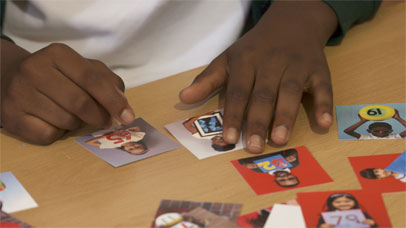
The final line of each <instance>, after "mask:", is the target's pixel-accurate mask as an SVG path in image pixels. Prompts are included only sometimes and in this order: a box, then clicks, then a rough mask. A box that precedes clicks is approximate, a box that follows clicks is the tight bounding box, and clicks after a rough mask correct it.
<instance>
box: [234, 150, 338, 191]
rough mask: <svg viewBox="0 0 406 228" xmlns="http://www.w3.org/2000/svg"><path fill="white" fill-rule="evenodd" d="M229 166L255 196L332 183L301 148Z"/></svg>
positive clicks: (235, 161)
mask: <svg viewBox="0 0 406 228" xmlns="http://www.w3.org/2000/svg"><path fill="white" fill-rule="evenodd" d="M231 163H232V164H233V165H234V167H235V168H236V169H237V170H238V171H239V172H240V174H241V175H242V176H243V177H244V179H245V180H246V181H247V183H248V184H249V185H250V186H251V188H252V189H253V190H254V191H255V193H257V194H258V195H261V194H266V193H271V192H278V191H284V190H289V189H294V188H301V187H305V186H310V185H316V184H323V183H327V182H331V181H332V179H331V178H330V177H329V176H328V175H327V173H326V172H325V171H324V170H323V168H321V166H320V165H319V163H318V162H317V161H316V160H315V159H314V158H313V156H312V155H311V154H310V152H309V151H308V150H307V149H306V147H304V146H301V147H297V148H292V149H287V150H283V151H279V152H274V153H269V154H263V155H259V156H255V157H249V158H244V159H240V160H234V161H231Z"/></svg>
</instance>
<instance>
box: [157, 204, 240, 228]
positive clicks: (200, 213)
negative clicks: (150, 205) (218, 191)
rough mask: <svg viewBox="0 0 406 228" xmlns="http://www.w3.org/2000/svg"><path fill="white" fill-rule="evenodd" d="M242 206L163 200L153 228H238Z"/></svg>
mask: <svg viewBox="0 0 406 228" xmlns="http://www.w3.org/2000/svg"><path fill="white" fill-rule="evenodd" d="M241 207H242V205H241V204H235V203H213V202H194V201H180V200H162V201H161V203H160V205H159V208H158V211H157V213H156V215H155V218H154V221H153V222H152V225H151V228H163V227H165V228H202V227H227V228H233V227H235V228H236V227H238V225H237V219H238V216H239V215H240V211H241Z"/></svg>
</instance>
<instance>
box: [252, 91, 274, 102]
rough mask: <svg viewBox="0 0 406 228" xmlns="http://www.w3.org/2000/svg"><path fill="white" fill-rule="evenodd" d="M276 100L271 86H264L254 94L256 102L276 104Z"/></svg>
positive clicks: (253, 98)
mask: <svg viewBox="0 0 406 228" xmlns="http://www.w3.org/2000/svg"><path fill="white" fill-rule="evenodd" d="M275 100H276V96H275V95H274V93H273V92H272V90H271V89H269V88H262V89H260V90H258V91H254V92H253V94H252V102H254V103H266V104H274V102H275Z"/></svg>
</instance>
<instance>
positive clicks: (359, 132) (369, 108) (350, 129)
mask: <svg viewBox="0 0 406 228" xmlns="http://www.w3.org/2000/svg"><path fill="white" fill-rule="evenodd" d="M336 111H337V125H338V137H339V139H343V140H358V139H359V140H370V139H405V138H406V103H390V104H376V105H370V104H365V105H343V106H340V105H337V106H336Z"/></svg>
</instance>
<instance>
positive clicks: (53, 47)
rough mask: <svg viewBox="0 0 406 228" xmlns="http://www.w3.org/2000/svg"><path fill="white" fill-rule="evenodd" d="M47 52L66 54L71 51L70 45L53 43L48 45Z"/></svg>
mask: <svg viewBox="0 0 406 228" xmlns="http://www.w3.org/2000/svg"><path fill="white" fill-rule="evenodd" d="M46 50H47V51H48V52H49V53H51V54H60V53H63V52H66V51H67V50H70V48H69V47H68V45H66V44H63V43H52V44H50V45H48V47H47V48H46Z"/></svg>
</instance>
